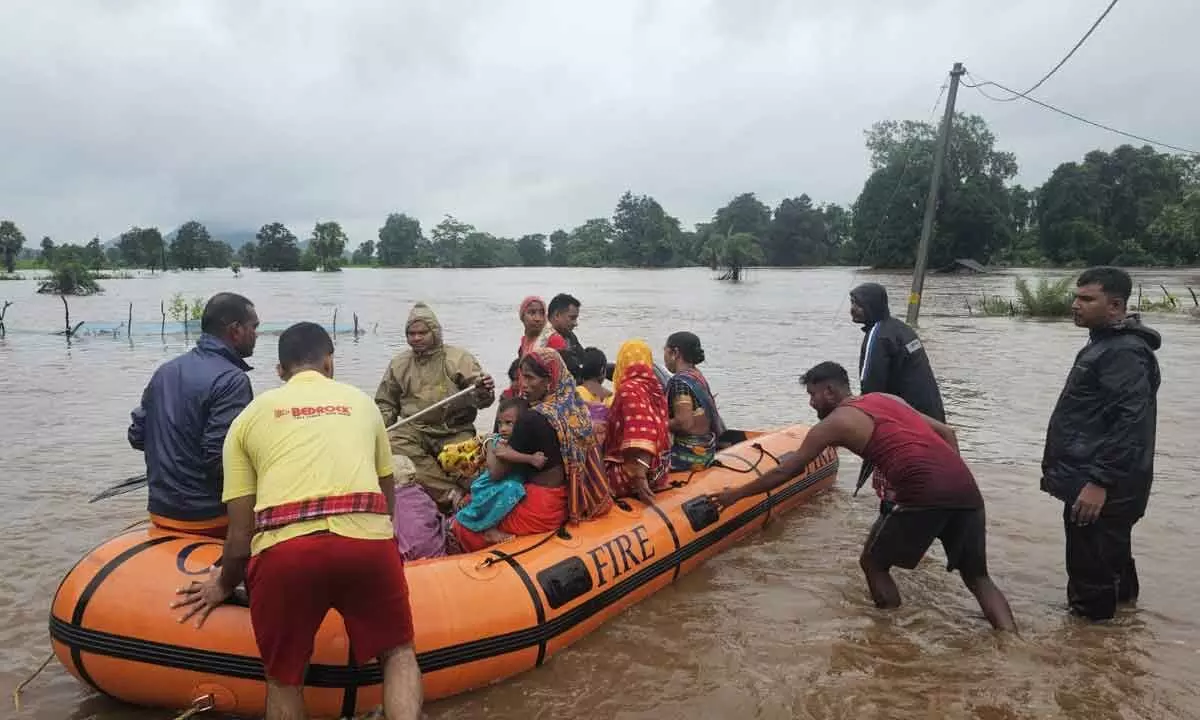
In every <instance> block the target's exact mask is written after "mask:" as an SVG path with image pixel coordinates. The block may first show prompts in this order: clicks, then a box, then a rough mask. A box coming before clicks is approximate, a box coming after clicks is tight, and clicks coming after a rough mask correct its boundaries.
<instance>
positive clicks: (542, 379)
mask: <svg viewBox="0 0 1200 720" xmlns="http://www.w3.org/2000/svg"><path fill="white" fill-rule="evenodd" d="M520 377H521V385H522V388H523V390H524V394H525V398H526V399H527V400H528V401H529V404H530V407H529V409H527V410H524V411H522V412H521V414H520V415H518V416H517V422H516V424H515V425H514V426H513V431H512V437H511V438H509V441H508V446H507V447H504V448H497V449H496V457H497V459H499V460H500V461H502V462H504V463H506V464H508V465H509V466H511V467H512V469H513V470H515V471H517V472H519V473H521V474H522V475H523V476H524V479H525V497H524V498H522V500H521V502H519V503H517V506H516V507H514V508H513V509H512V512H510V513H509V514H508V515H506V516H505V517H504V519H503V520H501V521H500V524H499V525H497V526H496V527H495V528H493V529H492V530H488V531H485V532H483V533H476V532H472V531H471V530H468V529H466V528H464V527H463V526H462V525H460V524H458V523H453V524H452V525H451V530H452V531H453V533H454V537H455V539H456V540H457V541H458V545H459V547H461V548H462V549H463V550H464V551H466V552H474V551H476V550H482V549H483V548H485V547H488V546H489V545H493V544H495V543H497V542H503V541H504V540H507V539H509V538H511V537H512V536H514V535H536V534H539V533H546V532H554V531H556V530H558V529H559V528H561V527H562V526H563V525H565V524H567V523H568V522H569V523H572V524H578V523H580V522H582V521H584V520H589V519H591V518H594V517H599V516H601V515H604V514H605V513H607V512H608V511H609V509H610V508H611V507H612V495H611V494H610V492H609V489H608V483H607V481H606V479H605V475H604V468H603V465H602V463H601V460H600V452H599V448H597V447H596V438H595V433H594V431H593V430H592V420H591V417H590V415H589V414H588V410H587V407H586V406H585V405H584V402H583V399H582V398H580V397H579V393H578V392H576V390H575V379H574V378H573V377H571V373H570V371H568V370H567V366H566V363H564V362H563V359H562V357H561V356H560V355H559V353H558V351H556V350H552V349H550V348H548V347H542V348H535V349H534V350H532V351H530V352H529V353H528V354H527V355H525V357H524V358H523V359H522V360H521V367H520Z"/></svg>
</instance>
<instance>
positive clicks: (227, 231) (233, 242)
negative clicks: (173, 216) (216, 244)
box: [163, 220, 258, 250]
mask: <svg viewBox="0 0 1200 720" xmlns="http://www.w3.org/2000/svg"><path fill="white" fill-rule="evenodd" d="M199 222H200V224H201V225H203V226H204V227H205V228H207V229H208V234H209V235H211V236H212V238H213V240H221V241H224V242H226V243H229V247H231V248H233V249H234V250H237V249H238V248H240V247H241V246H243V245H245V244H246V243H252V242H254V236H255V235H257V234H258V228H254V229H253V230H248V229H246V228H233V227H223V226H221V225H220V224H219V223H206V222H204V221H203V220H200V221H199ZM178 233H179V228H178V227H177V228H175V229H174V230H172V231H171V232H169V233H167V234H166V235H163V239H164V240H166V241H167V243H168V244H169V243H170V242H171V241H172V240H174V239H175V236H176V235H177V234H178Z"/></svg>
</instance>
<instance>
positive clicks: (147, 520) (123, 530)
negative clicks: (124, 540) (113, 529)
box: [121, 518, 150, 532]
mask: <svg viewBox="0 0 1200 720" xmlns="http://www.w3.org/2000/svg"><path fill="white" fill-rule="evenodd" d="M145 522H150V519H149V518H141V519H139V520H134V521H133V522H132V523H130V524H128V525H126V526H125V527H123V528H121V532H125V531H126V530H132V529H134V528H135V527H137V526H138V525H141V524H142V523H145Z"/></svg>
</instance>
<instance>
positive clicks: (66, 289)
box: [37, 262, 104, 295]
mask: <svg viewBox="0 0 1200 720" xmlns="http://www.w3.org/2000/svg"><path fill="white" fill-rule="evenodd" d="M37 291H38V292H39V293H43V294H48V295H95V294H96V293H100V292H104V289H103V288H101V287H100V285H98V284H97V283H96V279H95V278H94V277H92V274H91V272H89V271H88V269H87V268H85V267H84V266H83V265H81V264H79V263H77V262H69V263H64V264H63V265H60V266H58V267H56V268H54V272H53V274H51V275H50V277H49V278H47V279H46V280H43V281H42V283H41V285H39V286H38V290H37Z"/></svg>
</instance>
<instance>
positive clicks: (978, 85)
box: [963, 72, 1200, 155]
mask: <svg viewBox="0 0 1200 720" xmlns="http://www.w3.org/2000/svg"><path fill="white" fill-rule="evenodd" d="M967 77H968V78H969V79H971V80H972V81H974V82H965V81H964V82H963V86H965V87H969V88H972V89H974V90H975V91H976V92H978V93H979V94H980V95H983V96H984V97H985V98H987V99H989V100H993V101H996V102H1005V101H1004V100H1003V99H1000V98H997V97H995V96H993V95H989V94H988V93H986V92H984V90H983V88H984V87H987V86H991V87H995V88H999V89H1001V90H1003V91H1004V92H1006V93H1009V94H1011V95H1013V96H1014V97H1013V98H1012V99H1014V100H1015V99H1017V98H1020V99H1022V100H1025V101H1027V102H1031V103H1033V104H1034V105H1038V106H1040V107H1043V108H1045V109H1047V110H1050V111H1052V112H1056V113H1058V114H1059V115H1064V116H1066V117H1069V118H1071V119H1073V120H1078V121H1079V122H1081V123H1085V124H1087V125H1091V126H1092V127H1096V128H1100V129H1101V130H1107V131H1108V132H1111V133H1115V134H1117V135H1123V136H1125V137H1127V138H1131V139H1133V140H1139V141H1141V142H1144V143H1147V144H1149V145H1157V146H1158V147H1164V148H1168V149H1170V150H1175V151H1177V152H1181V153H1187V154H1189V155H1200V151H1198V150H1194V149H1192V148H1186V147H1181V146H1179V145H1173V144H1171V143H1168V142H1163V141H1162V140H1155V139H1154V138H1149V137H1146V136H1144V135H1138V134H1136V133H1131V132H1127V131H1125V130H1120V129H1118V128H1115V127H1113V126H1111V125H1106V124H1104V123H1102V122H1097V121H1095V120H1089V119H1087V118H1085V117H1083V116H1081V115H1077V114H1075V113H1073V112H1070V111H1067V110H1063V109H1062V108H1060V107H1055V106H1054V105H1051V104H1050V103H1048V102H1043V101H1041V100H1038V99H1037V98H1034V97H1030V96H1029V94H1028V93H1022V92H1017V91H1016V90H1013V89H1012V88H1010V87H1005V86H1004V85H1001V84H1000V83H998V82H995V81H994V80H987V79H985V78H976V77H975V76H974V75H972V74H971V73H969V72H968V73H967Z"/></svg>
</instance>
